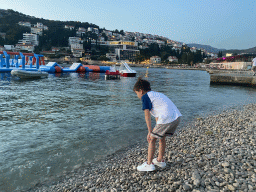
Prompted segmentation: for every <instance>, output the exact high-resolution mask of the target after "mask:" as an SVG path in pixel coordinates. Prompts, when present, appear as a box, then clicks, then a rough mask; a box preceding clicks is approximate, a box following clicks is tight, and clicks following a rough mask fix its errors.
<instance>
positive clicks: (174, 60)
mask: <svg viewBox="0 0 256 192" xmlns="http://www.w3.org/2000/svg"><path fill="white" fill-rule="evenodd" d="M168 61H169V62H178V58H177V57H175V56H169V57H168Z"/></svg>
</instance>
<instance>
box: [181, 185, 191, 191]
mask: <svg viewBox="0 0 256 192" xmlns="http://www.w3.org/2000/svg"><path fill="white" fill-rule="evenodd" d="M191 188H192V187H191V186H190V185H187V184H185V185H183V189H184V190H185V191H190V190H191Z"/></svg>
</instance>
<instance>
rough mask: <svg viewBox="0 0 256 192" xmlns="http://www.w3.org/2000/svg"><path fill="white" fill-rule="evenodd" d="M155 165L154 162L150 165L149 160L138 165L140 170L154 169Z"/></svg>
mask: <svg viewBox="0 0 256 192" xmlns="http://www.w3.org/2000/svg"><path fill="white" fill-rule="evenodd" d="M155 169H156V168H155V165H154V164H153V163H151V165H148V163H147V162H145V163H143V164H142V165H140V166H138V167H137V170H138V171H154V170H155Z"/></svg>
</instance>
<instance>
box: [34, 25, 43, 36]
mask: <svg viewBox="0 0 256 192" xmlns="http://www.w3.org/2000/svg"><path fill="white" fill-rule="evenodd" d="M31 33H33V34H38V35H40V36H42V35H43V28H38V27H31Z"/></svg>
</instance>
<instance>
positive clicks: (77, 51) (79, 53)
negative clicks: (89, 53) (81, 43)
mask: <svg viewBox="0 0 256 192" xmlns="http://www.w3.org/2000/svg"><path fill="white" fill-rule="evenodd" d="M83 52H84V50H83V49H73V51H72V53H73V56H74V57H82V55H83Z"/></svg>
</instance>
